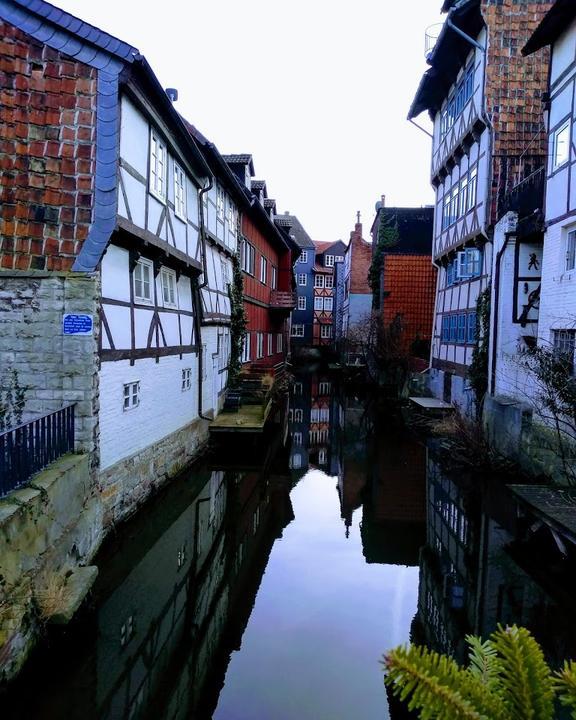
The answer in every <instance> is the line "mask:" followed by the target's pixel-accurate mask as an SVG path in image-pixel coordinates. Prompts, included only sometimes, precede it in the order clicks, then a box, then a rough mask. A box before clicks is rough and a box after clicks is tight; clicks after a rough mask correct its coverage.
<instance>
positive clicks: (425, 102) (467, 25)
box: [408, 0, 484, 120]
mask: <svg viewBox="0 0 576 720" xmlns="http://www.w3.org/2000/svg"><path fill="white" fill-rule="evenodd" d="M448 19H449V20H450V21H451V22H452V23H453V24H454V25H455V26H456V27H458V28H460V29H461V30H463V31H464V32H465V33H466V34H467V35H469V36H470V37H472V38H476V37H477V36H478V35H479V33H480V31H481V30H482V28H483V27H484V20H483V19H482V13H481V11H480V0H460V2H459V3H456V4H454V7H453V8H452V9H451V10H450V12H449V14H448V18H447V19H446V21H445V23H444V27H443V28H442V30H441V32H440V35H439V37H438V40H437V41H436V45H435V46H434V49H433V50H432V52H431V53H430V55H429V56H428V58H427V62H428V64H429V65H430V66H431V67H430V70H427V71H426V72H425V73H424V75H423V76H422V79H421V80H420V85H419V86H418V90H417V91H416V95H415V97H414V100H413V101H412V105H411V106H410V110H409V111H408V120H412V118H415V117H417V116H418V115H420V113H421V112H423V111H424V110H430V111H431V112H436V111H437V110H439V109H440V106H441V105H442V102H443V101H444V98H445V97H446V96H447V95H448V92H449V90H450V87H451V86H452V85H453V83H454V81H455V80H456V76H457V75H458V72H459V71H460V68H461V67H462V66H463V64H464V62H465V61H466V58H467V57H468V54H469V53H470V48H471V45H470V43H469V42H468V41H467V40H465V39H464V38H463V37H461V36H460V35H459V34H458V33H457V32H455V31H454V30H453V29H452V28H451V27H450V26H449V25H448Z"/></svg>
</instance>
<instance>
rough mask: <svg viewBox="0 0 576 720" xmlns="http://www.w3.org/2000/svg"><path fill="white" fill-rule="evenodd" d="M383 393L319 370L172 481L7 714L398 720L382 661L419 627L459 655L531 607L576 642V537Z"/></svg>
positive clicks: (527, 615)
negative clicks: (455, 460)
mask: <svg viewBox="0 0 576 720" xmlns="http://www.w3.org/2000/svg"><path fill="white" fill-rule="evenodd" d="M369 406H370V403H369V402H368V401H367V399H366V398H362V397H359V396H356V395H355V394H354V393H353V392H350V391H349V392H344V390H343V389H342V388H340V387H338V384H337V383H336V382H335V380H334V378H333V377H330V375H321V374H320V375H319V374H307V373H303V374H301V375H299V376H298V377H297V378H296V382H295V383H294V385H293V388H292V391H291V394H290V399H289V407H288V408H287V409H286V410H285V412H283V413H279V414H278V416H277V418H276V421H277V422H276V424H275V426H273V427H271V428H270V432H269V433H268V434H267V435H266V436H265V437H264V438H262V439H261V441H260V442H258V443H249V442H247V441H246V440H245V439H242V442H241V443H239V444H238V446H237V447H236V448H234V447H232V446H231V445H230V443H227V445H226V447H225V448H217V449H215V450H214V452H213V454H212V455H211V456H210V457H209V458H208V460H207V461H205V462H204V463H202V464H201V465H198V466H195V467H193V468H192V469H191V470H190V471H188V472H186V473H184V474H183V475H182V477H181V478H179V479H178V480H176V481H175V482H172V483H171V484H170V485H169V487H167V488H166V490H165V491H164V492H163V493H162V494H161V495H159V496H158V497H156V498H155V499H154V500H153V501H152V502H151V503H150V504H149V505H148V506H147V507H146V508H145V509H144V510H143V511H142V512H141V513H140V514H139V516H138V517H136V518H135V519H134V520H133V521H132V522H130V523H129V524H127V525H126V526H125V527H124V528H123V529H122V532H121V533H120V534H119V535H118V537H116V538H114V539H112V540H111V541H110V542H109V543H108V544H107V546H106V547H105V548H104V549H103V551H102V553H101V555H100V557H99V558H98V565H99V567H100V569H101V572H100V577H99V579H98V581H97V586H96V590H95V596H94V601H93V604H92V607H90V608H87V609H86V610H85V611H84V613H83V615H82V617H81V618H79V619H78V620H77V621H76V622H75V624H74V625H73V626H71V627H70V628H68V629H67V631H66V633H65V635H64V636H51V638H50V642H49V643H46V644H45V646H44V647H43V648H42V649H41V651H40V652H39V653H38V656H37V658H36V660H35V661H34V662H32V663H31V664H30V666H29V668H28V669H27V670H26V672H25V673H24V674H23V676H22V677H21V679H20V681H19V682H18V683H17V684H16V685H15V686H14V687H13V688H11V691H10V693H9V694H8V696H7V697H6V698H3V699H2V717H3V718H5V717H6V718H9V719H10V720H15V719H16V718H23V719H28V718H29V719H30V720H39V719H42V720H61V719H62V718H66V719H67V720H75V719H76V718H78V719H80V718H82V719H83V720H90V719H94V720H116V719H122V720H124V719H134V720H136V719H138V720H140V719H142V720H144V719H148V718H154V719H155V720H158V719H159V718H161V719H164V718H167V719H169V720H176V719H179V718H187V719H190V718H194V719H197V720H209V719H210V718H215V719H216V720H248V719H250V720H268V719H270V720H284V719H285V720H293V719H294V720H295V719H298V720H306V719H307V718H310V719H312V718H314V720H323V719H324V718H326V719H327V718H330V719H331V720H334V719H335V720H338V719H340V718H341V719H342V720H344V719H347V720H348V719H349V718H352V717H358V718H362V719H366V720H370V719H371V718H392V720H399V718H404V717H407V715H405V711H404V710H403V709H402V708H399V707H398V706H397V704H395V703H394V702H393V701H392V700H389V699H388V698H387V696H386V691H385V689H384V686H383V682H382V671H381V667H380V665H379V662H378V661H379V659H380V658H381V655H382V653H383V652H384V651H385V650H386V649H387V648H390V647H392V646H394V645H397V644H399V643H403V642H406V641H408V640H409V639H414V640H416V641H419V642H425V643H427V644H428V645H430V646H432V647H435V648H437V649H441V650H444V651H448V652H451V653H453V654H455V655H456V656H459V655H461V654H462V650H463V636H464V634H465V633H466V632H470V631H472V632H477V633H487V632H490V630H491V629H493V627H494V626H495V624H496V623H497V622H502V621H504V622H511V621H517V622H522V623H524V624H527V625H528V626H530V627H531V628H532V629H533V630H534V631H535V632H536V633H537V635H538V637H539V639H541V640H542V641H543V642H544V644H545V647H546V651H547V653H548V655H549V657H550V658H552V659H554V660H559V659H561V658H562V657H563V656H564V655H566V654H570V653H571V652H572V651H573V650H574V648H575V646H576V642H575V639H576V632H575V630H574V620H573V619H572V618H571V615H573V613H572V614H571V613H570V612H569V608H570V599H571V597H573V593H572V591H573V587H572V585H573V582H574V575H575V574H574V554H573V546H572V545H570V543H569V542H568V541H566V542H564V543H563V544H561V545H560V546H559V545H558V543H556V542H555V537H558V532H556V536H551V534H550V532H549V530H548V529H547V527H546V523H543V522H542V521H539V522H536V520H535V518H534V517H532V516H531V514H530V512H529V511H528V510H527V509H526V508H525V507H524V506H521V505H520V503H519V501H518V498H517V497H516V496H515V495H514V494H513V493H512V492H510V491H509V490H507V489H506V488H502V486H501V485H497V487H498V488H500V489H498V490H496V489H494V487H491V485H490V483H488V482H485V481H484V479H482V478H480V479H479V478H471V477H464V476H463V475H462V473H448V472H446V471H445V469H443V467H442V465H441V464H440V463H439V462H438V460H437V456H436V454H435V452H434V451H431V450H429V449H427V448H426V447H425V446H424V445H423V444H421V443H419V442H417V441H416V440H415V439H414V438H412V437H411V436H410V435H409V434H408V433H407V432H406V431H405V430H404V429H403V428H402V425H401V423H400V422H399V421H398V420H397V419H394V418H393V417H392V416H391V414H390V411H380V412H376V411H372V410H371V409H370V407H369ZM559 547H562V548H563V553H562V552H561V553H560V554H559V553H558V548H559ZM31 687H33V688H35V692H34V693H31V692H30V691H29V688H31ZM389 703H390V704H389Z"/></svg>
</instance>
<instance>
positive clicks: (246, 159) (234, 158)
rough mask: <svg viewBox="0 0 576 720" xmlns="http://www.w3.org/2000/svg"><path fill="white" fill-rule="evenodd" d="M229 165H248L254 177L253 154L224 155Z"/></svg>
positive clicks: (251, 175)
mask: <svg viewBox="0 0 576 720" xmlns="http://www.w3.org/2000/svg"><path fill="white" fill-rule="evenodd" d="M222 157H223V158H224V160H225V161H226V162H227V163H228V165H248V166H249V169H250V177H254V162H253V160H252V155H250V154H249V153H244V154H240V155H222Z"/></svg>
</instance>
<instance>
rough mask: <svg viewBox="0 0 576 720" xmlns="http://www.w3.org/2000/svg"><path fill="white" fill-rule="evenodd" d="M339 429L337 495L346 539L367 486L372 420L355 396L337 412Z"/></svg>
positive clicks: (347, 400)
mask: <svg viewBox="0 0 576 720" xmlns="http://www.w3.org/2000/svg"><path fill="white" fill-rule="evenodd" d="M338 425H339V435H340V437H341V463H340V468H339V472H338V495H339V496H340V517H341V518H342V520H343V521H344V527H345V532H346V537H348V536H349V534H350V528H351V527H352V518H353V515H354V511H355V510H357V509H358V508H359V507H361V506H362V501H363V496H364V488H365V486H366V482H367V474H368V462H367V457H366V449H367V437H368V434H369V431H370V420H369V416H368V415H367V413H366V409H365V404H364V403H363V402H362V401H361V400H360V399H359V398H357V397H354V396H352V395H349V396H346V397H345V398H343V399H342V403H341V405H340V407H339V412H338Z"/></svg>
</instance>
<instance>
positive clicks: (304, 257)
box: [298, 250, 308, 263]
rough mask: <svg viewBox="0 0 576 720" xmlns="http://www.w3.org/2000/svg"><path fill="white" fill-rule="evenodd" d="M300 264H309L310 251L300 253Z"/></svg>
mask: <svg viewBox="0 0 576 720" xmlns="http://www.w3.org/2000/svg"><path fill="white" fill-rule="evenodd" d="M298 262H301V263H307V262H308V250H302V252H301V253H300V257H299V258H298Z"/></svg>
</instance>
